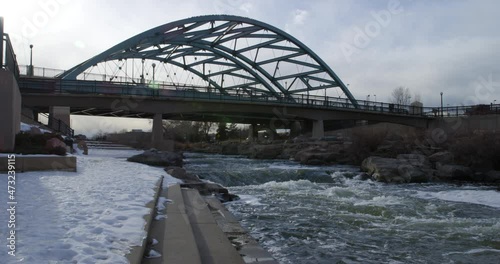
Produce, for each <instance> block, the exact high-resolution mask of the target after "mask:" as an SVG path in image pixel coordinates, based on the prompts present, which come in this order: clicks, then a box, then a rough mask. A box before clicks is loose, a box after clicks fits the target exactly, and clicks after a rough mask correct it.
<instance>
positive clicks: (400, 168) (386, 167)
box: [361, 156, 433, 183]
mask: <svg viewBox="0 0 500 264" xmlns="http://www.w3.org/2000/svg"><path fill="white" fill-rule="evenodd" d="M361 170H362V171H364V172H367V173H368V174H370V175H371V177H372V179H374V180H376V181H380V182H387V183H413V182H428V181H430V180H432V177H433V171H432V170H430V169H427V168H425V167H417V166H413V165H411V164H410V163H409V162H408V161H407V160H404V159H392V158H381V157H377V156H372V157H368V158H366V159H365V160H363V163H362V165H361Z"/></svg>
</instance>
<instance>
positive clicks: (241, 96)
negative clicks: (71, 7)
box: [20, 78, 465, 117]
mask: <svg viewBox="0 0 500 264" xmlns="http://www.w3.org/2000/svg"><path fill="white" fill-rule="evenodd" d="M20 88H21V91H22V92H28V93H29V92H32V93H72V94H101V95H119V96H146V97H154V98H183V99H190V100H210V101H234V102H255V103H268V104H275V105H276V104H278V105H283V106H286V105H290V106H292V105H293V106H304V107H309V108H329V109H330V108H334V109H351V110H357V111H366V112H376V113H387V114H398V115H412V116H428V117H434V116H438V110H437V109H436V108H430V107H418V106H407V105H397V104H390V103H383V102H374V101H363V100H359V101H357V103H358V107H356V106H355V105H353V104H352V102H351V101H350V100H349V99H347V98H340V97H331V96H316V95H307V94H292V95H284V94H277V95H276V94H275V95H270V94H268V93H264V92H259V91H255V90H253V91H246V92H245V91H241V90H225V91H223V92H221V91H219V90H218V89H216V88H214V87H206V86H203V87H202V86H179V85H172V84H157V83H155V84H133V83H128V82H127V83H119V82H99V81H83V80H59V79H36V78H23V79H22V80H21V82H20ZM458 112H459V113H461V114H463V113H464V112H465V110H460V111H458ZM446 113H451V109H447V110H446Z"/></svg>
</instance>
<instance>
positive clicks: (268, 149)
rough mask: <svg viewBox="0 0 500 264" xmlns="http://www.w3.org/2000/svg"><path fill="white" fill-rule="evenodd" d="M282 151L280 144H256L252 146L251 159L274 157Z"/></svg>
mask: <svg viewBox="0 0 500 264" xmlns="http://www.w3.org/2000/svg"><path fill="white" fill-rule="evenodd" d="M282 151H283V146H282V145H256V146H253V147H252V150H251V152H250V155H249V157H250V158H251V159H275V158H276V157H278V156H279V155H280V154H281V152H282Z"/></svg>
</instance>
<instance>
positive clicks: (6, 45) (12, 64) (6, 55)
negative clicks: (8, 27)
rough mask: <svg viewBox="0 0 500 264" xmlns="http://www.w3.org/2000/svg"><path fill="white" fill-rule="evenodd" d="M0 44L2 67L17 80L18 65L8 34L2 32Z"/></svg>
mask: <svg viewBox="0 0 500 264" xmlns="http://www.w3.org/2000/svg"><path fill="white" fill-rule="evenodd" d="M0 46H1V47H2V50H1V51H0V52H2V56H0V58H1V59H0V60H1V65H2V66H1V67H2V69H5V70H8V71H10V72H12V74H14V76H15V77H16V79H18V80H19V66H18V64H17V59H16V54H15V53H14V49H13V48H12V43H11V41H10V38H9V35H8V34H5V33H3V34H2V45H0Z"/></svg>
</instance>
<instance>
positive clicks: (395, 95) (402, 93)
mask: <svg viewBox="0 0 500 264" xmlns="http://www.w3.org/2000/svg"><path fill="white" fill-rule="evenodd" d="M410 99H411V93H410V88H408V87H403V86H399V87H398V88H396V89H394V90H393V91H392V100H391V102H392V103H394V104H398V105H409V104H410Z"/></svg>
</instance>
